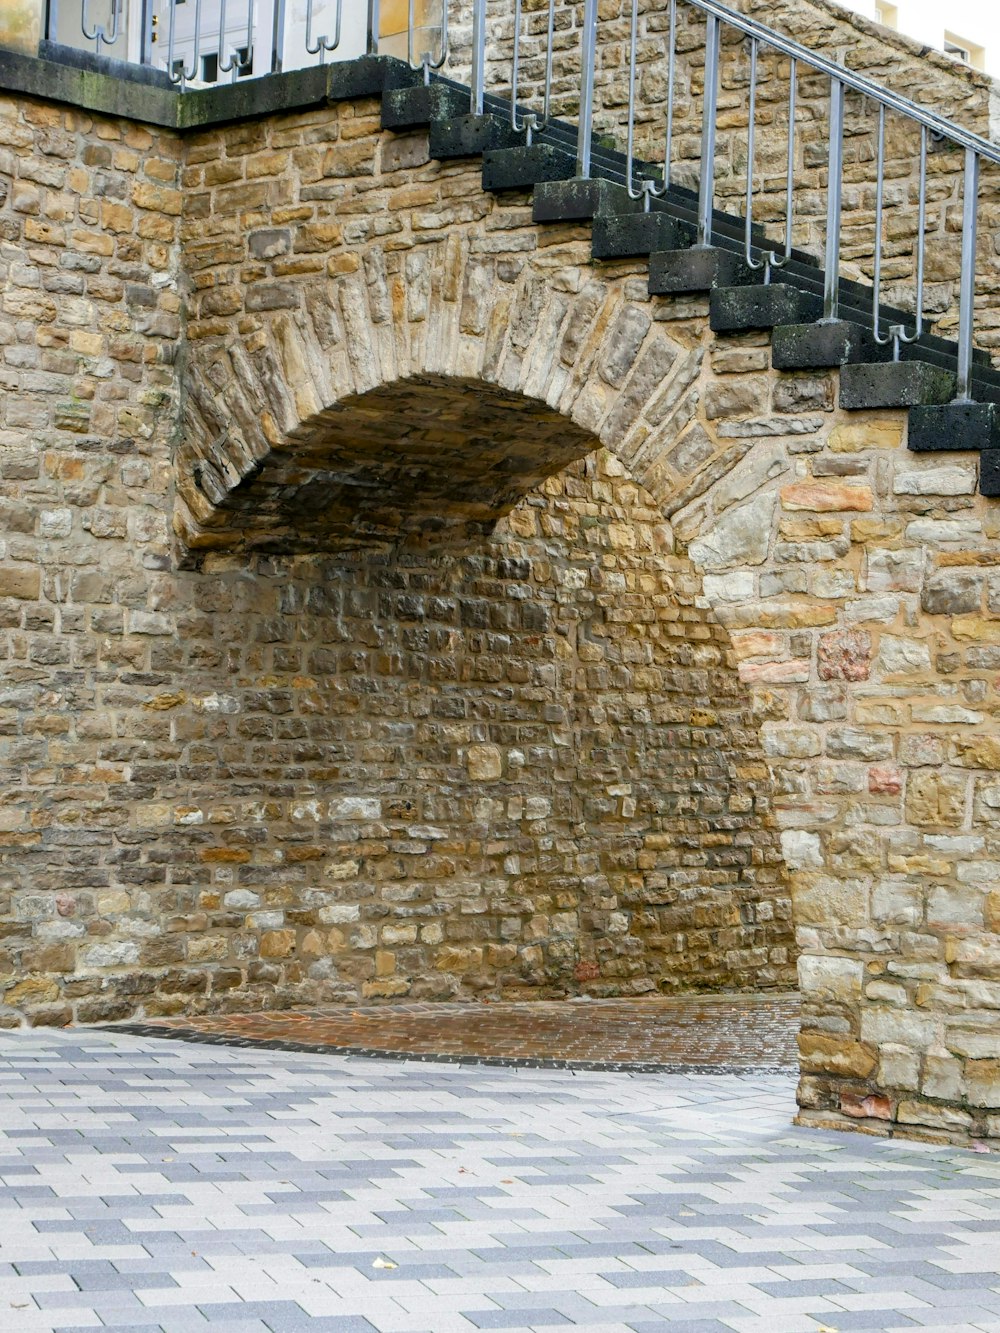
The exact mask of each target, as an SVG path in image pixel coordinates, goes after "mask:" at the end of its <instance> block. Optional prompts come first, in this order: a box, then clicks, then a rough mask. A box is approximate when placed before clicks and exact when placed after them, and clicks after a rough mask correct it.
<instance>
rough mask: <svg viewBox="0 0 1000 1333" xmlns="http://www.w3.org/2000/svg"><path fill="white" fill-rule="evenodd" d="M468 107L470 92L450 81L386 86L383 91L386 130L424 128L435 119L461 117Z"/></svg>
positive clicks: (384, 127) (383, 122) (384, 126)
mask: <svg viewBox="0 0 1000 1333" xmlns="http://www.w3.org/2000/svg"><path fill="white" fill-rule="evenodd" d="M468 108H469V94H468V93H463V92H462V91H461V90H460V89H458V88H452V87H451V86H450V85H448V84H447V83H430V84H423V83H421V84H418V85H417V86H416V87H414V88H387V89H386V91H385V92H384V93H383V94H382V128H383V129H384V130H414V129H422V128H424V127H425V126H427V125H430V124H431V122H432V121H435V120H447V119H448V118H450V117H452V116H460V115H462V113H463V112H465V111H467V110H468Z"/></svg>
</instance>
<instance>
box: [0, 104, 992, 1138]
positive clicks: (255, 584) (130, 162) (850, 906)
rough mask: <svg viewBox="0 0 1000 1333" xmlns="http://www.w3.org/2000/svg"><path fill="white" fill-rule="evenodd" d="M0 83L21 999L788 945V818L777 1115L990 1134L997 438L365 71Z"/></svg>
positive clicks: (601, 962)
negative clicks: (449, 148)
mask: <svg viewBox="0 0 1000 1333" xmlns="http://www.w3.org/2000/svg"><path fill="white" fill-rule="evenodd" d="M0 106H2V108H3V114H2V115H0V141H2V144H3V151H4V153H5V154H6V155H5V157H4V158H3V172H4V176H3V181H4V186H5V189H6V194H5V197H4V203H3V209H2V212H0V227H2V228H3V234H4V239H5V248H4V252H3V262H4V264H5V265H6V268H5V271H4V279H5V290H4V294H3V298H2V299H3V319H4V321H5V323H4V325H3V327H4V335H3V336H4V342H3V357H4V360H3V365H4V375H5V376H6V381H5V388H6V390H7V392H6V395H5V398H4V404H3V412H4V419H3V422H4V424H3V435H2V436H0V445H2V453H0V481H2V487H3V489H2V494H0V500H2V504H3V506H4V515H5V519H4V538H3V540H4V552H3V557H2V563H0V580H2V583H0V588H2V599H0V608H2V614H3V617H4V629H3V640H2V643H3V651H4V653H5V659H4V677H3V695H2V696H0V697H2V699H3V704H2V708H3V712H2V714H0V722H2V726H3V734H2V736H0V746H2V751H0V752H2V754H3V757H4V763H5V765H6V766H7V767H8V768H9V770H10V773H11V776H12V780H11V781H10V782H9V783H8V785H7V789H6V791H5V793H4V797H3V802H2V805H0V811H2V815H0V819H2V824H3V830H2V832H0V847H2V857H3V859H2V862H0V876H2V882H0V887H2V892H3V893H4V895H6V896H5V899H4V908H5V918H6V919H5V924H4V930H5V942H4V945H3V949H4V967H5V969H6V971H5V973H4V975H5V977H6V981H5V995H4V1000H5V1003H6V1009H5V1021H7V1022H10V1023H14V1022H17V1021H19V1019H20V1018H21V1016H24V1015H26V1016H27V1017H28V1018H29V1020H30V1021H33V1022H46V1021H48V1022H64V1021H66V1020H67V1019H68V1018H69V1017H70V1015H71V1014H72V1013H74V1012H75V1014H76V1016H77V1017H80V1018H97V1017H113V1016H116V1015H119V1014H124V1013H126V1012H131V1011H134V1010H142V1009H146V1010H147V1011H153V1010H156V1011H159V1012H163V1011H164V1010H166V1011H170V1012H172V1011H178V1010H180V1009H183V1008H185V1007H191V1008H205V1007H212V1008H218V1007H224V1006H231V1007H234V1008H238V1007H243V1006H246V1005H263V1004H272V1003H289V1002H298V1001H307V1000H308V1001H312V1000H316V999H321V998H325V997H330V996H334V995H336V996H343V997H346V996H349V995H354V994H358V993H368V994H392V993H402V987H404V986H405V987H407V991H406V993H411V994H447V993H458V994H462V995H472V994H475V993H482V992H483V991H485V993H487V994H490V993H496V994H501V993H505V994H524V993H534V994H556V993H567V992H569V991H571V990H572V989H574V988H577V989H589V990H591V991H596V992H599V993H609V992H612V991H614V992H619V993H634V992H635V991H637V990H642V989H645V988H648V987H650V986H657V987H660V986H663V987H666V988H667V989H671V988H674V987H678V986H688V985H691V984H699V985H709V986H722V985H727V984H740V985H753V984H764V985H773V984H782V983H784V982H785V981H786V980H787V977H788V972H787V958H788V954H787V950H788V949H789V940H788V934H787V899H786V898H785V894H784V890H783V888H782V886H781V884H780V882H779V878H780V877H779V873H778V872H779V870H780V869H781V867H780V866H779V864H778V863H777V861H776V860H775V852H774V845H775V844H774V842H773V838H774V836H775V833H777V834H778V836H779V841H780V847H781V849H782V854H783V861H784V867H785V869H786V870H787V872H788V874H789V882H790V888H791V896H792V905H793V913H794V918H795V922H796V926H797V938H798V946H799V948H800V950H801V954H802V957H801V961H800V971H799V976H800V981H801V986H802V990H803V995H804V1000H805V1007H806V1017H805V1023H804V1031H803V1035H802V1050H803V1080H802V1084H801V1087H800V1101H801V1107H802V1111H801V1114H802V1117H803V1119H804V1120H806V1121H807V1122H809V1123H819V1124H840V1125H843V1124H861V1125H862V1126H863V1127H865V1128H870V1129H875V1130H879V1129H884V1128H886V1127H887V1126H893V1127H897V1128H903V1129H909V1130H912V1131H915V1132H919V1133H924V1134H931V1135H933V1134H936V1133H959V1134H987V1135H990V1134H991V1135H994V1136H998V1137H1000V1110H998V1109H997V1106H998V1103H1000V1078H998V1077H997V1069H998V1060H1000V1049H998V1045H997V1036H996V1031H997V1011H998V1009H1000V943H998V941H1000V915H998V912H997V907H996V902H995V899H996V884H997V866H998V865H1000V846H998V845H997V838H996V835H995V833H994V830H993V823H994V821H993V819H992V811H993V809H994V808H995V806H996V804H997V801H1000V795H998V788H997V773H998V772H1000V726H998V712H1000V705H998V700H997V679H998V667H1000V658H998V656H997V654H998V644H1000V594H998V589H997V587H996V586H995V571H996V569H997V568H998V567H1000V556H998V550H997V542H998V538H1000V518H998V513H1000V511H998V510H997V508H996V506H995V504H994V503H993V502H990V501H988V500H986V499H984V498H983V497H981V496H979V495H978V494H977V493H976V470H977V460H976V458H975V457H974V456H972V455H953V456H950V457H948V458H947V459H942V458H940V457H937V456H933V455H932V456H915V455H911V454H909V453H908V452H907V451H906V449H905V432H906V421H905V414H902V413H897V412H868V413H844V412H842V411H841V410H840V409H839V408H837V407H836V403H837V374H836V372H830V373H823V374H816V375H809V374H782V373H779V372H775V371H773V370H772V369H771V368H770V359H769V349H768V345H767V339H766V338H765V337H760V336H743V337H715V336H713V335H712V334H711V331H710V329H709V326H708V318H707V304H706V303H705V302H704V301H702V300H700V299H696V300H686V299H663V298H650V297H649V296H648V294H647V285H646V272H645V266H644V264H640V263H620V264H605V265H594V264H593V263H592V261H591V258H590V237H589V230H588V228H586V227H576V226H571V225H566V224H563V225H555V226H541V227H539V226H536V225H535V224H533V222H532V220H531V207H530V199H529V198H528V197H527V196H526V195H507V196H504V197H501V198H497V197H492V196H487V195H484V194H483V193H482V192H481V189H480V184H479V181H480V177H479V167H478V164H477V163H472V162H453V163H449V164H441V163H436V162H432V161H430V160H429V157H428V153H427V143H426V136H425V135H423V134H409V135H404V136H395V135H390V134H385V133H383V132H382V131H381V130H380V128H379V122H378V107H377V105H376V103H375V102H373V101H369V102H358V103H357V104H353V105H352V104H345V105H342V106H330V107H323V108H320V109H318V110H312V111H309V112H305V113H302V114H293V113H286V114H281V115H273V116H270V117H264V118H261V119H258V120H255V121H253V122H250V123H245V124H236V125H230V126H228V127H224V128H220V129H216V130H211V131H207V132H204V133H199V134H197V135H190V136H187V137H185V138H184V139H183V140H182V141H178V140H175V139H173V140H172V139H169V138H167V137H166V136H156V135H152V134H150V133H149V132H148V131H146V130H142V129H138V128H136V127H135V126H129V125H126V124H122V123H119V122H110V121H104V120H96V119H94V120H92V119H90V118H89V117H87V116H85V115H83V114H82V113H80V112H78V111H74V110H67V109H65V108H56V107H52V106H46V105H41V104H39V103H38V102H36V101H31V100H28V99H25V100H23V101H22V102H21V103H18V104H15V103H14V102H12V101H11V100H10V99H8V100H6V101H4V102H3V103H0ZM178 168H180V172H179V174H178ZM179 321H182V322H180V323H179ZM179 335H180V336H179ZM178 365H180V366H181V367H182V373H181V374H180V378H179V379H178V374H179V372H178V368H177V367H178ZM476 401H479V402H480V403H481V406H482V412H483V420H484V421H485V423H487V424H486V425H484V426H482V427H481V428H476V427H475V406H474V405H475V403H476ZM403 408H405V410H402V409H403ZM397 409H399V410H397ZM414 412H418V413H421V414H422V419H423V426H422V429H421V430H415V429H414V426H413V421H412V416H413V414H414ZM505 413H506V414H507V417H508V419H509V425H508V426H504V424H503V419H504V414H505ZM456 421H458V422H460V423H461V428H460V429H459V430H457V431H456V429H455V422H456ZM379 432H382V436H383V438H384V440H385V443H386V450H387V453H388V455H389V457H390V458H391V460H392V461H391V462H389V463H387V462H386V457H385V456H384V455H383V454H382V453H381V452H380V451H379V450H377V449H376V448H374V443H373V442H374V440H375V436H376V434H378V433H379ZM466 437H467V447H466V448H465V449H464V451H463V447H462V444H463V439H466ZM435 458H436V459H437V460H438V469H437V472H438V473H447V474H449V475H452V474H453V475H454V476H455V479H456V480H455V484H454V485H449V484H448V481H447V479H442V477H441V476H439V475H437V474H436V473H435V467H434V460H435ZM411 467H412V472H410V473H409V474H408V471H407V469H409V468H411ZM540 472H541V473H547V474H548V475H547V477H546V478H545V479H544V480H539V474H540ZM408 475H409V477H410V482H409V486H408V480H407V478H408ZM416 478H419V481H416V480H414V479H416ZM366 485H367V487H368V489H369V490H374V489H377V488H381V487H385V486H387V485H389V486H392V487H394V488H395V489H394V490H393V491H392V494H393V496H394V497H395V499H394V501H393V504H394V507H395V513H396V521H395V522H396V526H395V528H394V529H393V528H392V526H391V523H390V519H391V514H390V513H387V512H386V508H385V507H381V508H380V507H379V506H378V505H377V504H373V503H370V502H369V500H370V497H367V498H366V497H365V494H364V492H365V487H366ZM428 485H430V486H434V487H437V489H436V490H435V492H434V494H435V504H434V508H435V509H436V510H438V511H439V512H438V514H437V517H438V518H440V519H442V520H443V522H442V523H441V524H440V525H437V526H436V527H435V530H434V531H433V533H428V531H427V527H426V525H425V524H424V523H423V522H422V521H421V522H411V518H412V516H413V514H414V513H417V512H418V511H419V512H422V513H423V514H424V516H425V517H430V510H429V508H428V506H426V504H425V502H424V496H425V488H426V487H427V486H428ZM349 495H357V496H359V497H361V498H359V499H358V500H357V502H356V503H355V504H354V506H353V509H352V506H351V504H350V503H349V502H348V501H347V499H346V498H345V497H346V496H349ZM404 501H405V503H404ZM421 505H424V508H423V510H421ZM352 514H356V515H358V516H360V517H359V520H358V522H357V523H356V522H354V520H353V518H352ZM171 517H172V521H173V525H174V532H173V534H171V532H170V531H169V525H170V522H171ZM296 520H298V523H297V522H296ZM372 525H374V527H375V530H374V531H373V530H372ZM296 533H305V534H306V537H307V539H308V540H307V541H306V542H305V543H303V544H302V545H300V544H299V542H298V541H297V540H296V536H295V534H296ZM303 546H304V547H305V548H306V549H303V548H302V547H303ZM761 755H763V757H764V760H765V761H766V764H767V772H766V774H765V771H764V769H763V768H762V765H761V759H760V756H761ZM438 930H440V938H438ZM529 988H530V991H529Z"/></svg>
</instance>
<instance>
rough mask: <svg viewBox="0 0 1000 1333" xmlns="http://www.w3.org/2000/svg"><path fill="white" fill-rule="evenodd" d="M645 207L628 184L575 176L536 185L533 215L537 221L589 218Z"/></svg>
mask: <svg viewBox="0 0 1000 1333" xmlns="http://www.w3.org/2000/svg"><path fill="white" fill-rule="evenodd" d="M641 207H642V203H641V201H640V200H638V199H632V198H630V196H629V193H628V191H627V190H626V189H625V187H624V185H615V184H614V183H613V182H612V181H606V180H601V179H594V180H580V179H579V178H578V177H574V178H573V179H571V180H555V181H542V182H541V183H540V184H539V185H536V186H535V193H534V198H533V201H532V208H531V217H532V221H534V222H589V221H590V220H591V219H592V218H597V217H599V216H601V215H604V214H608V213H614V214H621V213H628V212H630V211H632V210H636V211H638V210H639V209H640V208H641Z"/></svg>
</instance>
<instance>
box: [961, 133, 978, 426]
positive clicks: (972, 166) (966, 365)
mask: <svg viewBox="0 0 1000 1333" xmlns="http://www.w3.org/2000/svg"><path fill="white" fill-rule="evenodd" d="M978 206H979V154H978V153H977V152H976V150H975V149H974V148H967V149H966V150H965V178H964V181H963V185H962V278H961V283H960V285H959V292H958V401H959V402H961V403H967V402H970V401H971V398H972V395H971V392H970V390H971V387H972V383H971V381H972V335H973V333H974V331H975V323H976V220H977V213H978Z"/></svg>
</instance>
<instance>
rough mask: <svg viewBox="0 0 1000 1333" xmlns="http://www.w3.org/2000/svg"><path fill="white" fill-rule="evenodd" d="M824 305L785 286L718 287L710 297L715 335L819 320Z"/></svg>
mask: <svg viewBox="0 0 1000 1333" xmlns="http://www.w3.org/2000/svg"><path fill="white" fill-rule="evenodd" d="M822 308H823V303H822V301H821V300H820V299H819V297H817V296H814V295H813V294H812V293H811V292H804V291H802V290H801V288H799V287H791V286H788V285H787V284H786V283H780V282H779V283H766V284H765V283H759V284H758V285H756V286H742V287H716V288H715V290H714V291H713V292H712V293H711V295H710V297H709V305H708V312H709V324H710V326H711V328H712V331H713V333H746V332H748V331H750V330H752V329H773V328H775V327H776V325H778V324H797V323H799V322H801V321H803V320H807V319H816V318H818V316H819V314H820V312H821V310H822Z"/></svg>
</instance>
